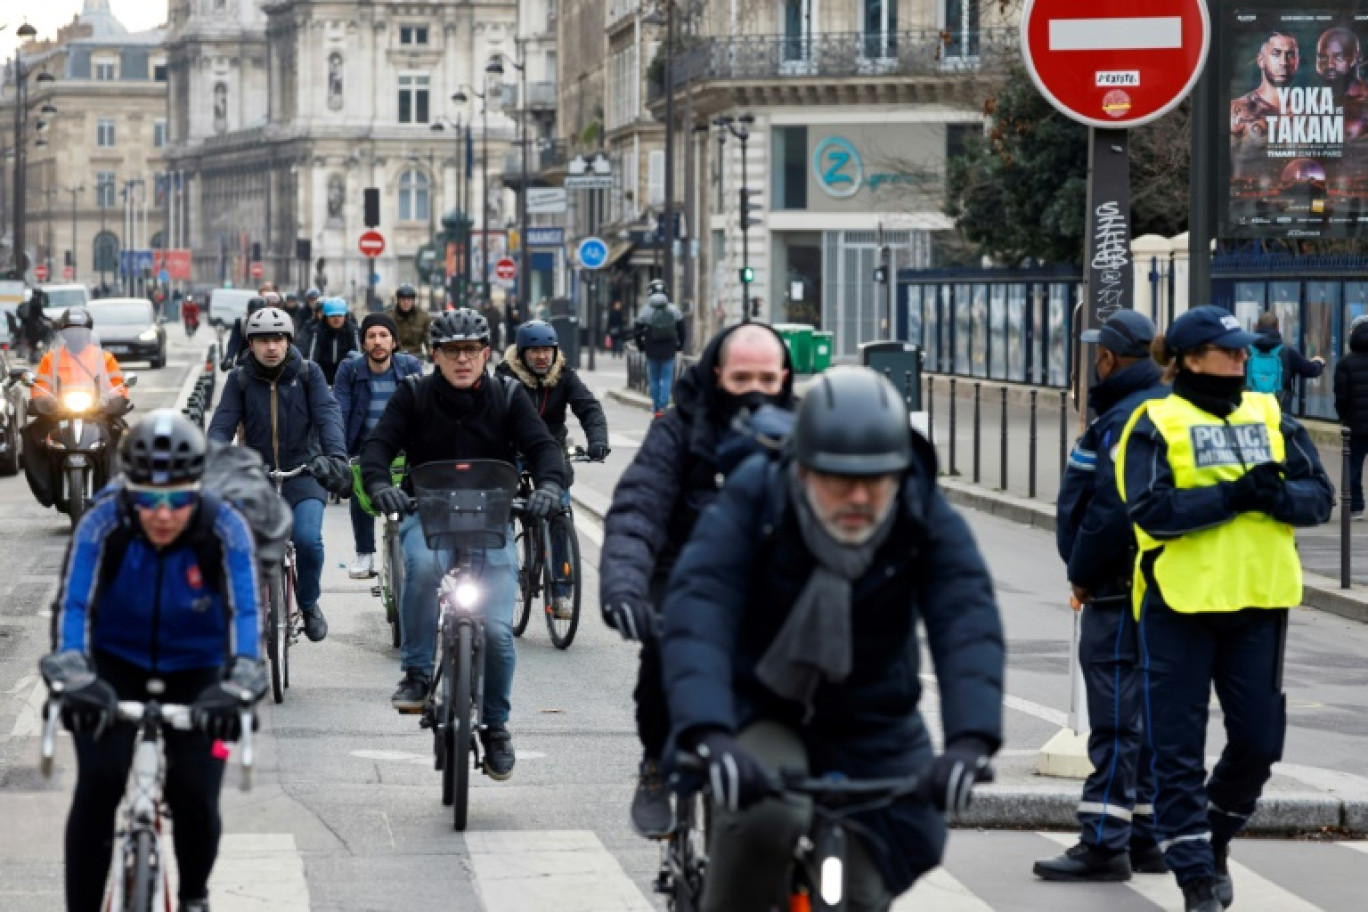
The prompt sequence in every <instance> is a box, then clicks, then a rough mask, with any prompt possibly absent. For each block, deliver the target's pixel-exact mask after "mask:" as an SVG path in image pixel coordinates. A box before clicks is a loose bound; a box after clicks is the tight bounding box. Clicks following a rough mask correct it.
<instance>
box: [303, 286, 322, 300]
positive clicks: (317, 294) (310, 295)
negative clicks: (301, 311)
mask: <svg viewBox="0 0 1368 912" xmlns="http://www.w3.org/2000/svg"><path fill="white" fill-rule="evenodd" d="M321 297H323V292H321V291H319V290H318V289H317V288H313V287H310V288H309V290H308V291H306V292H304V300H306V301H309V302H313V301H316V300H318V299H319V298H321Z"/></svg>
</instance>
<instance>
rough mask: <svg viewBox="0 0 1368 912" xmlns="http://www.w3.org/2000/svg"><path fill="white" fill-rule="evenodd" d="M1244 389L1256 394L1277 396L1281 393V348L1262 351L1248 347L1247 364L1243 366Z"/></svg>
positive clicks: (1254, 347)
mask: <svg viewBox="0 0 1368 912" xmlns="http://www.w3.org/2000/svg"><path fill="white" fill-rule="evenodd" d="M1245 389H1247V390H1252V391H1253V392H1256V393H1272V394H1273V395H1275V396H1276V395H1278V394H1279V393H1281V392H1282V391H1283V360H1282V346H1281V345H1278V346H1275V347H1274V348H1273V349H1272V350H1271V351H1263V350H1262V349H1260V348H1259V347H1258V346H1255V345H1251V346H1250V347H1249V363H1248V364H1247V365H1246V366H1245Z"/></svg>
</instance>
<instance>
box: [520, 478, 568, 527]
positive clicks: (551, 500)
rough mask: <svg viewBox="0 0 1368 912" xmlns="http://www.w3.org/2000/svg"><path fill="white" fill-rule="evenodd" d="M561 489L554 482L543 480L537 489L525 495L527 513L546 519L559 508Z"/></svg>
mask: <svg viewBox="0 0 1368 912" xmlns="http://www.w3.org/2000/svg"><path fill="white" fill-rule="evenodd" d="M560 502H561V489H560V485H558V484H555V483H554V482H550V481H547V482H543V483H542V485H541V486H540V487H538V488H537V490H535V491H533V492H532V493H531V494H529V495H528V497H527V513H528V515H529V516H535V517H536V518H537V519H546V518H547V517H548V516H550V515H551V514H552V513H554V512H556V511H557V510H559V509H560Z"/></svg>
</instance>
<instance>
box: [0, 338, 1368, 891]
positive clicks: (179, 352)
mask: <svg viewBox="0 0 1368 912" xmlns="http://www.w3.org/2000/svg"><path fill="white" fill-rule="evenodd" d="M170 329H171V335H172V338H173V340H174V342H173V348H172V362H171V364H170V365H169V366H168V368H167V369H165V370H163V371H157V372H149V371H141V373H142V374H143V380H142V381H141V385H140V386H139V387H138V389H137V391H136V396H135V398H136V401H137V402H138V404H139V407H140V408H146V407H154V406H157V405H165V404H170V402H171V400H172V399H173V397H174V395H175V392H176V391H177V390H178V389H179V388H180V385H181V384H180V380H181V378H182V376H183V375H184V373H185V372H186V371H187V370H189V369H190V366H191V362H192V361H197V360H198V358H199V357H200V355H201V353H202V351H203V346H204V345H207V344H208V342H209V341H211V339H212V337H211V336H206V335H204V334H201V336H200V338H199V339H197V340H196V344H195V345H194V346H186V345H184V344H183V340H182V338H181V335H180V332H179V329H178V328H176V327H170ZM607 366H609V367H612V366H615V365H614V362H612V361H608V362H607ZM590 380H591V383H593V384H595V385H597V386H602V387H606V386H607V385H610V384H621V383H622V379H621V377H620V375H614V374H612V373H610V372H605V373H601V374H600V375H599V376H596V377H593V378H590ZM606 405H607V408H608V411H609V420H610V424H611V426H612V427H613V431H614V436H613V439H612V445H613V449H614V452H613V454H612V456H611V457H610V459H609V461H608V463H607V464H606V465H603V466H581V467H579V469H580V471H579V473H578V477H579V481H578V485H579V486H580V487H581V488H582V490H583V491H584V492H585V494H586V496H587V497H591V498H592V497H599V498H606V497H607V496H608V495H609V494H610V493H611V490H612V484H613V481H614V479H615V478H616V477H617V474H618V473H620V471H621V469H622V467H623V466H624V465H625V464H626V462H627V461H628V460H630V459H631V457H632V456H633V455H634V453H635V446H636V445H637V444H639V442H640V440H641V437H642V436H643V435H644V432H645V429H646V423H647V418H646V415H645V414H644V413H642V412H639V411H636V410H634V409H630V408H626V407H623V406H621V405H618V404H616V403H612V402H606ZM578 521H579V528H580V535H581V543H582V546H583V550H584V557H585V571H586V584H587V587H588V588H587V591H586V596H585V605H586V613H585V617H584V622H583V624H582V626H581V629H580V632H579V636H578V638H577V639H576V641H575V643H574V645H573V646H572V647H571V648H570V649H569V650H568V651H565V652H561V651H558V650H556V649H555V648H554V647H553V646H552V645H551V644H550V641H549V638H548V637H547V635H546V631H545V629H544V628H542V627H538V626H536V624H535V621H534V623H533V625H531V626H530V627H529V630H528V632H527V633H526V634H525V635H524V637H523V638H522V640H521V641H520V643H519V656H518V662H519V664H518V674H517V678H516V683H515V687H514V699H513V719H512V722H511V728H512V730H513V733H514V736H515V740H516V746H517V748H518V751H519V762H518V767H517V771H516V774H515V775H514V777H513V779H512V780H511V781H509V782H507V783H503V784H495V783H493V782H491V781H489V780H487V779H484V778H481V777H478V776H477V777H476V778H475V779H474V780H473V784H474V791H473V793H472V796H471V819H470V829H469V832H467V833H466V834H464V835H461V834H456V833H454V832H453V831H452V829H451V825H450V815H449V812H448V811H447V810H446V809H444V808H443V807H442V805H441V802H440V792H439V777H438V775H437V774H436V773H435V772H433V770H432V766H431V754H430V738H429V736H428V735H427V734H426V733H424V732H422V731H420V730H419V728H418V726H417V723H416V721H415V718H414V717H400V716H398V715H396V714H395V713H394V712H393V711H392V710H391V709H390V707H389V703H388V699H389V694H390V692H391V691H392V690H393V688H394V686H395V683H396V681H397V680H398V678H399V667H398V662H397V656H396V655H395V653H394V651H393V650H391V649H390V647H389V645H388V632H387V629H386V628H385V624H384V620H383V616H382V613H381V611H380V608H379V604H378V601H377V600H375V599H373V598H372V597H371V596H370V594H369V583H366V582H357V581H352V580H349V579H348V578H347V576H346V572H345V568H344V564H345V563H346V562H347V561H348V560H349V559H350V557H351V541H350V529H349V523H348V518H347V513H346V509H345V507H340V506H339V507H330V508H329V509H328V511H327V515H326V520H325V540H326V542H327V547H328V557H327V566H326V570H325V575H324V581H323V593H324V600H323V606H324V608H325V610H326V612H327V614H328V618H329V621H330V624H331V631H330V633H329V636H328V639H327V640H326V641H325V642H324V643H322V644H317V645H313V644H308V643H302V644H301V646H300V647H299V648H298V650H297V651H295V652H294V653H293V654H292V669H291V671H292V687H291V689H290V691H289V695H288V697H287V700H286V702H285V703H284V704H283V705H281V706H273V705H267V706H266V707H265V708H264V711H263V713H262V730H261V737H260V739H259V742H258V746H259V757H258V769H257V771H256V776H255V783H254V788H253V789H252V790H251V791H250V792H245V793H244V792H241V791H239V790H238V789H237V788H236V782H237V771H236V769H232V770H230V771H229V775H228V779H227V785H226V786H225V791H224V798H223V804H224V810H225V832H226V834H227V835H226V836H225V839H224V844H223V848H222V852H221V856H220V860H219V864H218V866H217V868H216V870H215V876H214V881H213V891H214V895H213V902H214V909H215V910H216V912H239V910H268V909H269V910H302V909H315V910H348V912H351V910H356V912H360V910H392V909H403V910H429V909H432V910H436V909H442V910H477V909H485V910H490V912H506V910H507V912H514V910H516V912H525V910H533V912H535V910H541V909H556V910H558V912H567V910H569V912H574V910H585V912H588V910H610V909H611V910H635V909H651V908H663V905H662V904H661V903H660V902H659V901H658V899H657V898H656V897H654V896H653V894H652V892H651V886H650V884H651V880H652V878H653V876H654V873H655V870H656V866H657V863H658V851H657V849H656V847H655V846H654V845H652V844H650V843H647V842H644V841H642V840H639V839H638V838H636V837H635V836H634V835H633V834H632V832H631V830H630V828H629V827H628V825H627V821H626V809H627V805H628V802H629V800H630V796H631V790H632V785H633V781H634V775H635V767H636V762H637V759H638V757H637V746H636V739H635V734H634V728H633V722H632V704H631V698H630V692H631V688H632V683H633V681H634V678H635V651H634V650H633V649H631V648H630V647H628V646H626V645H624V644H623V643H622V642H621V641H620V640H619V639H618V637H617V635H616V634H615V633H612V632H611V631H609V630H607V629H606V628H604V627H603V625H602V624H601V623H600V622H599V621H598V618H597V616H596V612H595V611H593V610H592V609H593V606H594V605H595V604H596V600H595V599H594V597H593V595H594V592H595V590H596V588H597V584H598V579H597V572H598V570H597V566H598V559H599V551H598V548H599V543H600V541H601V528H600V527H599V526H598V524H597V523H596V522H595V521H594V520H593V519H592V518H590V517H589V516H587V515H581V516H580V517H579V520H578ZM973 524H974V528H975V531H976V533H977V535H978V537H979V541H980V544H981V546H982V547H983V548H984V550H985V551H986V553H987V554H988V555H989V559H990V563H991V564H992V566H993V569H994V574H995V577H996V579H997V583H998V590H999V595H1000V599H1001V602H1002V606H1003V613H1004V617H1005V619H1006V624H1007V630H1008V634H1009V638H1010V653H1011V659H1010V662H1011V665H1010V672H1009V676H1008V688H1009V692H1010V694H1011V700H1010V701H1009V711H1008V713H1007V720H1008V722H1007V734H1008V744H1007V749H1006V753H1007V756H1018V757H1025V756H1029V755H1032V754H1033V753H1034V752H1035V750H1036V748H1038V747H1039V746H1040V745H1041V744H1043V743H1044V741H1045V740H1046V739H1047V738H1048V737H1049V736H1050V735H1051V734H1053V733H1054V732H1055V730H1056V729H1057V727H1058V717H1059V715H1060V714H1061V713H1062V712H1063V711H1064V710H1066V709H1067V700H1068V685H1067V678H1066V674H1067V655H1066V654H1067V650H1068V639H1069V629H1070V623H1071V620H1070V615H1069V613H1068V612H1067V610H1066V609H1065V608H1064V607H1063V603H1062V597H1063V592H1062V587H1061V584H1060V578H1059V574H1058V566H1057V562H1056V561H1055V560H1054V559H1053V556H1052V552H1051V543H1050V541H1049V539H1048V537H1047V536H1044V535H1042V534H1041V533H1038V532H1034V531H1032V530H1029V529H1024V528H1021V527H1017V526H1013V525H1010V524H1008V523H1005V522H1001V521H998V520H994V519H991V518H986V517H973ZM66 538H67V536H66V523H65V519H64V517H62V516H60V515H58V514H56V513H54V512H51V511H44V510H42V509H41V508H39V507H38V506H37V505H36V504H34V503H33V501H32V499H31V497H30V495H29V493H28V490H27V487H26V486H25V484H24V482H23V480H22V479H0V543H3V547H0V909H4V910H16V912H19V910H23V912H27V910H50V909H55V908H59V907H60V904H61V903H60V891H61V874H62V860H61V854H62V853H61V838H62V827H63V820H64V817H65V813H66V808H67V804H68V801H69V793H70V788H71V784H72V779H73V770H72V766H71V761H70V757H69V754H68V753H67V752H66V750H65V747H64V749H63V751H62V752H61V753H60V754H59V763H58V771H57V775H56V776H55V777H54V779H53V780H52V781H50V782H48V781H45V780H43V779H42V778H41V777H40V776H39V775H38V773H37V764H36V761H37V754H38V745H37V738H36V724H35V723H36V718H37V717H36V709H37V707H38V706H39V705H40V704H41V700H42V691H41V688H40V687H39V686H38V683H37V680H36V676H35V673H34V670H35V664H36V660H37V658H38V657H39V656H40V655H41V654H42V653H43V652H44V651H46V649H47V628H48V614H47V605H48V603H49V602H50V599H51V596H52V593H53V592H54V591H55V588H56V573H57V571H58V568H59V565H60V561H61V558H62V553H63V548H64V546H65V542H66ZM1291 639H1292V641H1291V648H1290V652H1289V670H1288V687H1289V691H1290V693H1291V695H1292V704H1293V705H1292V711H1291V715H1292V722H1291V724H1292V729H1291V732H1290V734H1289V739H1288V757H1287V759H1288V761H1289V763H1292V764H1298V765H1300V766H1302V767H1306V768H1308V769H1314V770H1318V771H1321V772H1323V773H1324V774H1326V775H1327V776H1329V775H1336V776H1341V777H1345V778H1344V779H1343V780H1342V781H1344V782H1346V783H1351V784H1358V783H1359V782H1360V781H1368V779H1363V777H1364V776H1365V770H1366V769H1368V763H1365V761H1364V759H1363V750H1362V745H1363V743H1364V741H1363V736H1364V734H1365V725H1368V723H1365V722H1364V719H1365V718H1368V713H1365V712H1364V709H1365V702H1368V700H1366V699H1365V697H1364V687H1363V685H1364V684H1365V683H1368V672H1365V670H1364V661H1363V656H1364V655H1365V654H1368V632H1365V630H1364V628H1363V627H1361V626H1360V625H1356V624H1352V623H1350V622H1348V621H1342V620H1340V619H1337V618H1332V617H1329V616H1325V615H1317V614H1311V613H1305V614H1300V615H1299V616H1298V619H1297V622H1296V625H1295V626H1294V628H1293V635H1292V638H1291ZM929 708H930V709H932V710H934V705H932V706H930V707H929ZM930 716H931V717H932V718H933V719H934V718H935V713H934V712H931V713H930ZM1219 738H1220V731H1219V717H1218V716H1217V717H1216V718H1214V719H1213V733H1212V740H1213V743H1217V744H1219ZM64 744H65V739H64ZM1070 839H1071V836H1069V835H1068V834H1040V833H1035V832H978V831H956V832H955V833H953V834H952V837H951V842H950V851H949V855H948V857H947V859H946V865H945V867H944V868H943V869H941V870H940V871H938V872H936V873H935V874H934V875H933V876H932V877H930V878H928V879H927V880H926V881H925V882H924V883H923V884H922V885H920V886H919V887H918V888H917V889H916V890H915V891H914V892H913V894H912V895H911V897H910V898H907V899H904V900H903V901H902V902H900V903H899V904H898V906H897V908H899V909H905V908H921V909H928V910H946V912H960V910H989V909H996V910H1039V909H1045V908H1049V909H1053V910H1059V912H1065V910H1083V909H1090V910H1094V909H1097V908H1101V907H1104V906H1105V907H1107V908H1109V909H1112V910H1115V912H1123V910H1137V912H1138V910H1153V909H1179V908H1181V900H1180V899H1179V898H1178V894H1177V891H1176V888H1175V887H1174V886H1173V884H1172V881H1171V879H1169V878H1167V877H1146V878H1139V879H1137V880H1136V881H1134V882H1132V883H1131V884H1129V885H1109V886H1067V887H1064V886H1057V885H1046V884H1040V883H1037V882H1036V881H1035V880H1034V879H1033V878H1032V877H1031V875H1030V863H1031V861H1032V860H1033V859H1035V858H1039V857H1044V856H1046V855H1050V854H1053V853H1055V852H1057V851H1059V849H1060V847H1061V846H1060V840H1063V841H1064V842H1065V843H1067V842H1068V841H1070ZM1364 851H1365V845H1364V844H1363V843H1357V842H1353V843H1336V842H1311V841H1287V840H1280V841H1275V840H1241V841H1240V842H1239V843H1238V844H1237V846H1236V851H1235V855H1234V859H1235V861H1236V862H1237V863H1238V865H1240V866H1239V867H1237V868H1236V869H1235V876H1236V890H1237V895H1238V897H1239V903H1238V904H1237V906H1236V907H1235V908H1236V909H1241V910H1254V909H1262V910H1270V912H1272V910H1278V912H1288V910H1291V912H1303V910H1314V909H1322V910H1346V912H1347V910H1353V909H1360V908H1362V906H1363V903H1362V895H1361V887H1360V885H1361V884H1362V883H1363V878H1362V876H1361V874H1359V872H1360V871H1361V870H1362V863H1363V858H1362V854H1363V852H1364Z"/></svg>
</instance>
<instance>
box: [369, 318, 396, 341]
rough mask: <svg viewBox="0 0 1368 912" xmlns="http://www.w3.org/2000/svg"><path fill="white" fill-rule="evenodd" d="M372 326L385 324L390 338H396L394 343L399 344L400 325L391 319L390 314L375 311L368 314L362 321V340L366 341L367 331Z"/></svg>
mask: <svg viewBox="0 0 1368 912" xmlns="http://www.w3.org/2000/svg"><path fill="white" fill-rule="evenodd" d="M372 326H383V327H384V328H385V329H388V330H389V334H390V338H391V339H393V340H394V344H396V345H398V344H399V327H398V326H396V325H395V324H394V321H393V320H391V319H390V317H389V314H383V313H373V314H367V315H366V319H364V320H362V321H361V341H362V342H365V341H366V332H367V331H368V330H370V328H371V327H372Z"/></svg>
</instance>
